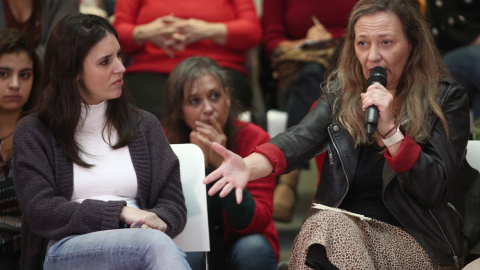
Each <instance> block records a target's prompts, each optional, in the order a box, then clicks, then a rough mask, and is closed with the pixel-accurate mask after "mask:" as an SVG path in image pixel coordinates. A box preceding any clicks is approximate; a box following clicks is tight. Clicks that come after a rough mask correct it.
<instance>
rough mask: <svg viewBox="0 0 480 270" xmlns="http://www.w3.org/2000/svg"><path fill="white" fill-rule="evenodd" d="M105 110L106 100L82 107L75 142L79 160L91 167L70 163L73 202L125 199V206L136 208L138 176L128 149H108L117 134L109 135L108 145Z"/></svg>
mask: <svg viewBox="0 0 480 270" xmlns="http://www.w3.org/2000/svg"><path fill="white" fill-rule="evenodd" d="M106 110H107V101H104V102H102V103H100V104H98V105H90V106H89V109H87V108H85V106H82V112H81V117H80V121H79V124H78V126H77V130H76V132H75V141H76V142H77V143H78V144H79V145H80V147H81V148H82V150H83V151H82V152H80V157H81V158H82V159H83V160H84V161H85V162H87V163H88V164H92V165H94V166H93V167H91V168H84V167H81V166H79V165H77V164H75V163H74V164H73V195H72V201H74V202H79V203H80V202H82V201H83V200H85V199H95V200H102V201H118V200H124V201H126V202H127V205H128V206H133V207H136V208H138V206H137V204H136V201H135V198H136V196H137V176H136V174H135V169H134V167H133V163H132V159H131V157H130V151H129V149H128V147H127V146H125V147H122V148H120V149H113V148H111V147H110V145H114V144H115V142H116V141H117V133H116V132H112V136H111V137H110V141H111V143H110V144H109V143H108V142H109V138H108V130H107V128H105V129H104V128H103V127H104V126H105V122H106V121H107V118H106ZM102 133H103V136H102Z"/></svg>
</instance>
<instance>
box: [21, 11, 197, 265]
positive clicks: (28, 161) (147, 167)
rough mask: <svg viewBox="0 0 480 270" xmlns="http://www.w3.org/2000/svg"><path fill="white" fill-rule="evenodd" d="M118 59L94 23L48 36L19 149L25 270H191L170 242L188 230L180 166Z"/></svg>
mask: <svg viewBox="0 0 480 270" xmlns="http://www.w3.org/2000/svg"><path fill="white" fill-rule="evenodd" d="M120 54H121V50H120V45H119V43H118V40H117V34H116V32H115V29H113V27H112V26H111V25H110V24H109V23H108V21H107V20H105V19H103V18H100V17H98V16H95V15H84V14H75V15H69V16H66V17H64V18H63V19H62V20H61V21H60V22H59V23H58V24H57V26H56V27H55V28H54V29H53V31H52V34H51V35H50V38H49V40H48V43H47V48H46V53H45V56H46V57H45V70H44V80H43V83H42V90H43V93H42V95H40V100H39V102H38V108H37V109H38V112H37V113H35V114H31V115H29V116H26V117H24V118H22V119H21V120H20V122H19V123H18V125H17V128H16V130H15V134H14V140H13V165H14V168H15V174H14V177H13V179H14V184H15V190H16V192H17V197H18V202H19V204H20V208H21V210H22V215H23V219H22V255H21V263H22V268H24V269H42V264H43V267H44V268H45V269H75V268H78V267H79V266H81V267H82V269H189V267H188V264H187V262H186V261H185V258H184V256H185V255H184V253H183V252H182V251H181V250H180V249H179V248H178V247H177V246H176V245H175V243H174V242H173V241H172V239H171V237H174V236H176V235H177V234H179V233H180V232H181V231H182V229H183V228H184V226H185V222H186V207H185V201H184V197H183V193H182V187H181V182H180V172H179V163H178V159H177V157H176V156H175V154H174V153H173V151H172V149H171V148H170V146H169V144H168V141H167V140H166V137H165V135H164V132H163V130H162V127H161V126H160V123H159V122H158V120H157V119H156V118H155V117H154V116H153V115H151V114H150V113H146V112H143V111H140V110H138V109H136V108H135V107H132V106H131V105H130V104H129V99H128V93H126V92H124V91H123V89H122V85H123V80H122V77H123V73H124V72H125V68H124V66H123V64H122V62H121V58H120ZM136 228H137V229H136ZM138 228H139V229H138ZM149 228H150V229H149ZM147 229H148V230H147ZM79 254H83V256H79Z"/></svg>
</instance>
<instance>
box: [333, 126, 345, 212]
mask: <svg viewBox="0 0 480 270" xmlns="http://www.w3.org/2000/svg"><path fill="white" fill-rule="evenodd" d="M330 128H331V126H330V127H328V128H327V130H328V135H330V138H332V144H333V147H334V148H335V151H336V152H337V155H338V159H339V160H340V164H342V170H343V174H344V175H345V179H346V180H347V192H345V193H344V194H343V196H342V199H341V200H340V201H339V202H338V203H337V205H335V207H338V206H339V205H340V204H341V203H342V202H343V199H345V196H347V193H348V190H349V189H350V185H349V183H350V182H349V181H348V175H347V172H346V171H345V165H344V164H343V161H342V158H341V155H340V152H339V151H338V147H337V145H336V143H335V140H334V139H333V135H332V132H331V131H330ZM329 159H330V164H332V165H333V154H332V153H331V152H330V153H329Z"/></svg>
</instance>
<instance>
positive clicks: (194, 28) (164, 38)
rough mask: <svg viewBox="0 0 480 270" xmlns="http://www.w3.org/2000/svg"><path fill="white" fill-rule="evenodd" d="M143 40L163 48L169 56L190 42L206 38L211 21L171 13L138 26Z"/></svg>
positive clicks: (172, 55)
mask: <svg viewBox="0 0 480 270" xmlns="http://www.w3.org/2000/svg"><path fill="white" fill-rule="evenodd" d="M138 27H139V28H141V31H142V32H143V36H144V38H143V40H142V41H149V42H151V43H153V44H155V45H156V46H158V47H159V48H162V49H163V50H164V51H165V53H166V54H167V55H168V56H169V57H174V52H175V51H182V50H183V49H185V47H186V46H187V45H188V44H191V43H194V42H197V41H199V40H202V39H204V38H205V34H206V33H207V32H208V31H207V30H208V29H207V28H208V27H209V23H207V22H205V21H202V20H198V19H193V18H190V19H181V18H178V17H175V16H174V15H172V14H170V15H167V16H163V17H159V18H157V19H155V20H153V21H151V22H150V23H147V24H144V25H140V26H138Z"/></svg>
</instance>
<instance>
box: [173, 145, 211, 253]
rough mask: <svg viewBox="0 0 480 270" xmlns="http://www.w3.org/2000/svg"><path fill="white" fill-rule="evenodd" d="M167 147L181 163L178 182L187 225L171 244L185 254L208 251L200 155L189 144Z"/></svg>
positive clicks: (202, 164)
mask: <svg viewBox="0 0 480 270" xmlns="http://www.w3.org/2000/svg"><path fill="white" fill-rule="evenodd" d="M170 146H171V147H172V149H173V152H175V154H176V155H177V157H178V160H179V161H180V178H181V181H182V188H183V194H184V196H185V204H186V205H187V224H186V226H185V229H184V230H183V231H182V232H181V233H180V234H179V235H178V236H177V237H175V238H174V239H173V241H174V242H175V243H176V244H177V245H178V247H180V248H181V249H182V250H183V251H184V252H207V251H210V240H209V232H208V212H207V193H206V187H205V185H204V184H203V179H204V178H205V160H204V157H203V152H202V150H201V149H200V147H198V146H196V145H195V144H191V143H186V144H171V145H170Z"/></svg>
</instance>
